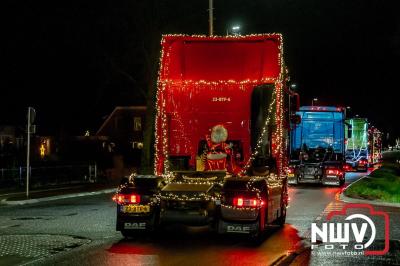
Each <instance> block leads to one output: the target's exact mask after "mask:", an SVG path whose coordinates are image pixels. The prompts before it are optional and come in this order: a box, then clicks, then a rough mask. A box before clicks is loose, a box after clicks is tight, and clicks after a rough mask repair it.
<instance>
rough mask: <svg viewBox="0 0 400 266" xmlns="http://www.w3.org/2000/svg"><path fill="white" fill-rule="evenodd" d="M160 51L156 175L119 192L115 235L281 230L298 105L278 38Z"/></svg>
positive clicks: (193, 40)
mask: <svg viewBox="0 0 400 266" xmlns="http://www.w3.org/2000/svg"><path fill="white" fill-rule="evenodd" d="M161 46H162V50H161V59H160V60H161V61H160V69H159V78H158V87H157V101H156V109H157V115H156V118H155V158H154V159H155V165H154V175H151V176H143V175H132V176H130V177H129V179H127V180H126V182H125V183H123V184H122V185H121V186H120V187H119V189H118V193H117V194H116V196H115V200H116V202H117V230H119V231H121V233H122V234H123V235H125V236H128V235H132V234H135V233H137V232H140V231H151V230H156V229H157V228H159V227H160V226H162V225H163V224H168V223H182V224H187V225H209V226H210V227H211V228H213V229H214V230H216V231H217V232H218V233H241V234H243V233H244V234H249V235H252V236H257V235H259V234H260V233H261V232H262V231H264V230H265V228H266V225H268V224H272V223H276V224H280V225H283V224H284V223H285V217H286V206H287V204H288V194H287V179H286V169H287V165H288V160H287V158H288V145H287V144H288V142H289V139H288V137H289V135H288V132H289V124H290V123H289V119H290V118H291V115H292V114H293V113H294V112H291V110H290V106H296V103H297V102H298V96H297V95H296V94H294V93H292V92H291V91H290V90H289V89H288V88H287V86H286V83H287V71H286V68H285V65H284V61H283V40H282V36H281V35H280V34H263V35H250V36H225V37H216V36H212V37H206V36H185V35H165V36H163V38H162V41H161Z"/></svg>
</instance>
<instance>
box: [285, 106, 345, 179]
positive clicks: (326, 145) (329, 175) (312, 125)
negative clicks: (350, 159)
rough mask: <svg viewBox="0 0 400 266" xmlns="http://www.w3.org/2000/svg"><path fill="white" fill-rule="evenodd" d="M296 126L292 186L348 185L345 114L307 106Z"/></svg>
mask: <svg viewBox="0 0 400 266" xmlns="http://www.w3.org/2000/svg"><path fill="white" fill-rule="evenodd" d="M297 115H299V116H300V117H301V122H300V124H297V125H292V130H291V145H290V148H291V150H290V162H289V168H288V183H289V184H294V185H295V184H298V183H322V184H324V185H342V184H344V182H345V171H344V169H343V167H344V164H345V112H344V109H343V108H340V107H330V106H303V107H300V110H299V112H297Z"/></svg>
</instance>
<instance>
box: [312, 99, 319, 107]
mask: <svg viewBox="0 0 400 266" xmlns="http://www.w3.org/2000/svg"><path fill="white" fill-rule="evenodd" d="M317 101H318V98H314V99H312V100H311V106H314V102H317Z"/></svg>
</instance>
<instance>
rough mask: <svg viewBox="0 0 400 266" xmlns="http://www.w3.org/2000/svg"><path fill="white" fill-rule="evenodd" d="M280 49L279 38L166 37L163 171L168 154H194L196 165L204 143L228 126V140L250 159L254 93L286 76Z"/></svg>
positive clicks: (160, 134) (159, 160)
mask: <svg viewBox="0 0 400 266" xmlns="http://www.w3.org/2000/svg"><path fill="white" fill-rule="evenodd" d="M280 47H281V36H280V35H279V34H271V35H257V36H241V37H238V38H236V37H196V36H195V37H191V36H165V37H164V39H163V43H162V54H163V58H162V61H161V71H160V77H159V81H160V82H159V86H158V91H159V93H158V102H157V105H158V106H159V108H160V109H159V110H158V111H159V114H161V113H163V114H164V115H165V116H164V119H162V118H161V117H160V116H158V117H157V137H156V138H157V140H158V142H157V151H156V164H157V166H156V168H157V172H159V173H161V172H162V171H163V170H162V169H163V161H164V156H165V154H168V156H189V158H190V161H189V164H190V166H192V167H194V166H195V158H196V155H197V152H198V148H199V143H200V142H201V141H202V140H203V141H204V140H205V135H206V134H209V130H210V128H212V127H213V126H215V125H217V124H221V125H224V127H225V128H227V130H228V140H237V141H240V142H241V144H242V147H243V158H242V159H243V161H247V160H248V158H249V157H250V154H251V147H250V142H251V140H250V134H249V133H250V132H249V129H250V111H251V95H252V91H253V89H254V87H255V86H257V85H260V84H265V83H270V84H274V82H275V81H276V80H277V78H278V77H279V75H280V74H281V70H282V68H281V65H280V61H279V59H280V53H281V51H280ZM249 81H250V82H249ZM166 146H167V147H168V148H167V149H166V150H165V149H164V148H165V147H166Z"/></svg>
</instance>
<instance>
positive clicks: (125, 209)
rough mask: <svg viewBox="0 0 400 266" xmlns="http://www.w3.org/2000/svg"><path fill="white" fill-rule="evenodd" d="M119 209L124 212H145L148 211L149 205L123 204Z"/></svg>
mask: <svg viewBox="0 0 400 266" xmlns="http://www.w3.org/2000/svg"><path fill="white" fill-rule="evenodd" d="M121 211H122V212H125V213H146V212H150V206H149V205H125V206H122V207H121Z"/></svg>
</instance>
